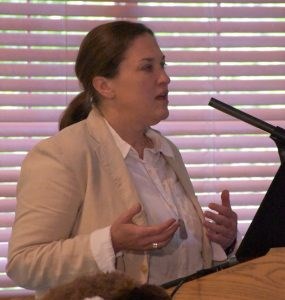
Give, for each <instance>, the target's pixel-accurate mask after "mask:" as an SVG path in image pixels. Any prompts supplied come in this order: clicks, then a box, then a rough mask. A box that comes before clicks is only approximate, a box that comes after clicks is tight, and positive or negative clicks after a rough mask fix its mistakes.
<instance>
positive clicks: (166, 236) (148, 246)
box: [144, 223, 179, 250]
mask: <svg viewBox="0 0 285 300" xmlns="http://www.w3.org/2000/svg"><path fill="white" fill-rule="evenodd" d="M178 227H179V224H178V223H175V224H174V225H173V226H171V227H169V228H168V229H167V230H166V231H164V232H163V233H161V234H159V235H156V236H152V237H151V238H147V239H146V240H145V244H144V248H145V250H153V249H161V248H163V247H165V246H166V245H167V244H168V243H169V242H170V241H171V239H172V238H173V235H174V234H175V232H176V230H177V229H178ZM153 244H157V246H156V247H153Z"/></svg>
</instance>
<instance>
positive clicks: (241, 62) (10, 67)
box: [0, 0, 285, 297]
mask: <svg viewBox="0 0 285 300" xmlns="http://www.w3.org/2000/svg"><path fill="white" fill-rule="evenodd" d="M115 19H128V20H134V21H139V22H143V23H145V24H146V25H148V26H149V27H150V28H151V29H153V30H154V31H155V32H156V34H157V39H158V42H159V44H160V46H161V48H162V50H163V52H164V53H165V55H166V60H167V64H168V66H167V71H168V73H169V75H170V76H171V80H172V81H171V84H170V90H171V92H170V97H169V98H170V116H169V118H168V119H167V120H166V121H163V122H161V123H160V124H159V125H157V128H158V129H159V130H160V131H162V132H163V133H164V134H165V135H166V136H168V137H169V138H170V139H171V140H173V141H174V142H175V143H176V145H177V146H178V147H179V148H180V150H181V152H182V155H183V158H184V161H185V164H186V166H187V169H188V171H189V175H190V176H191V178H192V181H193V184H194V187H195V189H196V192H197V195H198V197H199V200H200V203H201V205H202V206H203V207H205V206H207V203H208V202H209V201H219V195H218V193H219V192H220V191H221V190H222V189H223V188H228V189H229V190H230V191H231V199H232V204H233V205H234V209H235V210H236V211H237V212H238V215H239V229H240V231H241V232H242V233H245V231H246V230H247V228H248V225H249V223H250V221H251V219H252V217H253V215H254V213H255V211H256V209H257V208H258V205H259V203H260V201H261V200H262V199H263V196H264V193H265V192H266V190H267V188H268V186H269V184H270V182H271V180H272V177H273V176H274V174H275V172H276V170H277V167H278V166H279V157H278V153H277V150H276V146H275V144H274V143H273V141H271V140H270V139H269V137H268V135H267V134H266V133H264V132H262V131H261V130H259V129H257V128H254V127H252V126H251V125H248V124H245V123H243V122H241V121H239V120H236V119H234V118H232V117H230V116H228V115H225V114H223V113H221V112H218V111H216V110H214V109H213V108H211V107H209V106H208V102H209V100H210V98H211V97H215V98H217V99H219V100H221V101H224V102H226V103H227V104H230V105H232V106H235V107H237V108H238V109H241V110H243V111H245V112H247V113H249V114H252V115H254V116H256V117H258V118H260V119H262V120H264V121H266V122H269V123H271V124H273V125H278V126H280V127H284V126H285V118H284V116H285V1H265V0H261V1H257V0H252V1H241V0H240V1H210V0H208V1H196V2H195V3H194V2H190V1H183V0H180V1H178V2H176V1H166V0H164V1H159V0H157V1H154V2H148V1H125V2H123V1H104V2H103V1H60V0H59V1H55V0H53V1H40V0H38V1H33V0H30V1H27V0H22V1H20V0H18V1H16V0H15V1H0V79H1V80H0V133H1V134H0V297H1V296H2V295H16V294H23V293H29V292H28V291H25V290H23V289H19V288H17V287H15V284H14V283H13V282H12V281H11V280H10V279H8V278H7V276H6V274H5V265H6V255H7V245H8V240H9V236H10V232H11V226H12V223H13V219H14V209H15V204H16V198H15V194H16V183H17V180H18V176H19V170H20V165H21V162H22V160H23V158H24V157H25V155H26V153H27V151H29V150H30V149H31V148H32V147H33V146H34V145H35V144H36V143H38V142H39V140H41V139H43V138H45V137H48V136H51V135H53V134H55V133H56V132H57V122H58V118H59V115H60V114H61V113H62V111H63V109H64V108H65V107H66V105H67V104H68V102H69V101H70V100H71V99H72V97H73V96H74V95H75V94H76V93H77V92H78V91H79V90H80V88H79V85H78V82H77V80H76V78H75V76H74V70H73V68H74V60H75V57H76V53H77V50H78V46H79V44H80V42H81V40H82V38H83V36H84V35H85V34H86V33H87V32H88V31H89V30H90V29H91V28H93V27H95V26H96V25H99V24H101V23H103V22H107V21H111V20H115ZM35 276H36V275H35Z"/></svg>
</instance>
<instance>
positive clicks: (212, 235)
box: [207, 231, 232, 249]
mask: <svg viewBox="0 0 285 300" xmlns="http://www.w3.org/2000/svg"><path fill="white" fill-rule="evenodd" d="M207 236H208V237H209V239H210V240H211V241H212V242H215V243H217V244H220V245H221V246H222V247H223V248H224V249H225V248H226V247H227V246H228V245H230V243H231V241H232V239H231V238H228V237H225V236H223V235H221V234H219V233H217V232H215V231H208V232H207Z"/></svg>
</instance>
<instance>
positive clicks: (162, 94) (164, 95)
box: [155, 91, 168, 100]
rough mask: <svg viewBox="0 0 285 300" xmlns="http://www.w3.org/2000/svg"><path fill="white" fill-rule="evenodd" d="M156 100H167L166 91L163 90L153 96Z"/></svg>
mask: <svg viewBox="0 0 285 300" xmlns="http://www.w3.org/2000/svg"><path fill="white" fill-rule="evenodd" d="M155 99H157V100H168V91H166V92H163V93H161V94H159V95H157V96H156V97H155Z"/></svg>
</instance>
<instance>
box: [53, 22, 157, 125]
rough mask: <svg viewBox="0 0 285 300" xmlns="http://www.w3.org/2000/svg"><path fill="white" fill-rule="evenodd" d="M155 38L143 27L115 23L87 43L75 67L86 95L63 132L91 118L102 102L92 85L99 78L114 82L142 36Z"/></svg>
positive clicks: (66, 117) (65, 118)
mask: <svg viewBox="0 0 285 300" xmlns="http://www.w3.org/2000/svg"><path fill="white" fill-rule="evenodd" d="M145 33H148V34H151V35H154V34H153V32H152V30H151V29H149V28H148V27H146V26H145V25H143V24H141V23H134V22H129V21H115V22H110V23H105V24H102V25H99V26H98V27H95V28H94V29H92V30H91V31H90V32H89V33H88V34H87V35H86V36H85V38H84V39H83V41H82V43H81V46H80V48H79V52H78V55H77V59H76V63H75V74H76V76H77V78H78V80H79V81H80V84H81V86H82V88H83V91H82V92H81V93H79V94H78V95H77V96H76V97H75V98H74V99H73V100H72V102H71V103H70V104H69V105H68V107H67V108H66V110H65V111H64V113H63V115H62V117H61V120H60V122H59V129H60V130H61V129H63V128H65V127H67V126H69V125H71V124H74V123H76V122H79V121H81V120H84V119H86V118H87V116H88V114H89V112H90V110H91V109H92V104H94V105H96V104H98V102H99V95H98V93H97V92H96V90H95V89H94V87H93V85H92V79H93V78H94V77H95V76H104V77H106V78H114V77H115V76H116V75H117V73H118V68H119V65H120V63H121V61H122V60H123V59H124V54H125V52H126V51H127V49H128V48H129V46H130V44H131V42H132V41H133V40H134V39H135V38H136V37H138V36H140V35H142V34H145Z"/></svg>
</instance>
